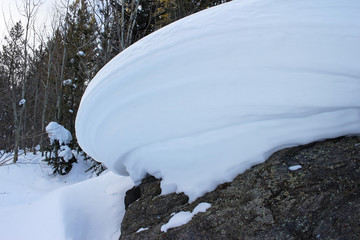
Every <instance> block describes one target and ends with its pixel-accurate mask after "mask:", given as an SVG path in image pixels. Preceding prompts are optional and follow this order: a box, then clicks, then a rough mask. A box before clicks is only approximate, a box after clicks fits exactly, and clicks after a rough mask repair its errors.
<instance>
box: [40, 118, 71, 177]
mask: <svg viewBox="0 0 360 240" xmlns="http://www.w3.org/2000/svg"><path fill="white" fill-rule="evenodd" d="M46 132H47V133H48V136H49V138H50V146H49V149H48V150H49V156H46V158H45V160H44V161H45V162H47V163H48V164H49V165H50V166H51V167H52V168H53V170H54V174H60V175H65V174H68V173H69V172H70V170H71V168H72V165H73V163H75V162H77V160H76V158H75V156H74V154H73V153H72V150H71V148H70V146H71V145H72V140H73V139H72V136H71V133H70V132H69V131H68V130H67V129H66V128H64V127H63V126H61V125H60V124H58V123H56V122H50V123H49V124H48V125H47V127H46Z"/></svg>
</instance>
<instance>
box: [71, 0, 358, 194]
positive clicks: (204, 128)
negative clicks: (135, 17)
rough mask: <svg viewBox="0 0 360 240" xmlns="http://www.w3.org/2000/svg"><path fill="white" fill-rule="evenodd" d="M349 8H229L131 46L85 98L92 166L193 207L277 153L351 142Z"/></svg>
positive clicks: (353, 98)
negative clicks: (153, 183)
mask: <svg viewBox="0 0 360 240" xmlns="http://www.w3.org/2000/svg"><path fill="white" fill-rule="evenodd" d="M359 16H360V1H358V0H316V1H314V0H301V1H300V0H294V1H278V0H268V1H265V0H238V1H233V2H230V3H227V4H224V5H220V6H218V7H214V8H211V9H209V10H206V11H203V12H200V13H198V14H195V15H193V16H190V17H187V18H185V19H183V20H180V21H178V22H176V23H174V24H171V25H169V26H167V27H165V28H163V29H161V30H159V31H157V32H155V33H153V34H151V35H150V36H148V37H146V38H144V39H142V40H140V41H139V42H137V43H135V44H134V45H132V46H131V47H129V48H128V49H126V50H125V51H124V52H122V53H121V54H119V55H118V56H117V57H115V58H114V59H113V60H112V61H111V62H110V63H109V64H107V65H106V66H105V67H104V68H103V69H102V70H101V71H100V72H99V73H98V74H97V76H96V77H95V78H94V79H93V80H92V82H91V83H90V85H89V87H88V88H87V90H86V92H85V94H84V96H83V98H82V101H81V105H80V109H79V111H78V115H77V119H76V132H77V139H78V141H79V143H80V145H81V147H82V148H83V149H84V150H85V151H86V152H87V153H88V154H90V155H91V156H92V157H94V158H95V159H96V160H98V161H101V162H104V163H105V164H106V165H107V166H108V167H109V168H110V169H111V170H112V171H114V172H115V173H118V174H123V175H127V174H129V175H130V176H131V178H132V179H133V180H134V181H135V182H137V183H138V182H139V181H140V180H141V178H143V177H144V176H145V175H146V174H147V173H149V174H151V175H154V176H156V177H158V178H160V177H161V178H162V184H161V187H162V190H163V193H169V192H173V191H176V192H185V193H186V194H187V195H188V196H189V197H190V200H194V199H196V198H197V197H199V196H201V195H202V194H204V193H205V192H207V191H210V190H212V189H214V188H215V187H216V186H217V185H218V184H220V183H223V182H225V181H230V180H232V179H233V178H234V177H235V176H236V175H237V174H239V173H241V172H243V171H245V170H246V169H247V168H249V167H251V166H253V165H254V164H257V163H260V162H263V161H264V160H265V159H266V158H267V157H268V156H269V155H270V154H271V153H273V152H274V151H275V150H278V149H280V148H284V147H287V146H293V145H298V144H305V143H308V142H311V141H315V140H319V139H324V138H330V137H337V136H340V135H348V134H359V133H360V115H359V114H360V109H359V106H360V94H359V92H360V65H359V62H360V45H359V42H360V31H359V29H360V17H359Z"/></svg>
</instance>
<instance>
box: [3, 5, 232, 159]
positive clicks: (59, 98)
mask: <svg viewBox="0 0 360 240" xmlns="http://www.w3.org/2000/svg"><path fill="white" fill-rule="evenodd" d="M224 2H228V1H226V0H62V1H59V2H57V4H56V8H55V11H54V13H53V14H52V18H51V20H50V21H51V22H50V24H48V26H50V27H47V28H45V27H44V28H41V29H40V30H39V29H38V28H37V27H36V26H38V24H37V23H36V21H37V20H36V19H37V16H36V15H37V11H38V9H39V7H40V6H41V4H42V2H41V1H40V0H22V4H20V5H19V6H18V8H17V9H18V11H19V14H20V15H21V16H22V17H23V19H25V21H24V20H23V21H22V22H21V21H19V22H7V23H6V25H7V29H8V30H7V34H6V35H5V36H4V40H3V42H2V46H1V49H0V133H1V134H0V150H1V151H0V159H2V160H1V162H0V165H5V164H10V163H16V161H17V160H18V157H19V153H20V152H21V154H26V152H29V151H31V152H34V153H35V152H37V151H41V152H42V153H43V154H44V153H45V154H46V152H47V151H52V150H51V146H50V141H49V139H48V138H47V133H46V126H47V125H48V124H49V123H50V122H52V121H54V122H57V123H59V124H61V125H62V126H64V127H65V128H66V129H68V130H69V131H70V132H71V134H72V136H73V140H72V142H71V143H70V145H69V146H70V147H71V149H76V150H77V151H81V149H80V147H79V145H78V144H77V140H76V136H75V117H76V113H77V110H78V107H79V104H80V100H81V97H82V95H83V93H84V91H85V89H86V87H87V86H88V84H89V82H90V81H91V79H92V78H93V77H94V76H95V75H96V73H97V72H98V71H99V70H100V69H101V68H102V67H103V66H104V65H105V64H106V63H107V62H109V61H110V60H111V59H112V58H113V57H114V56H116V55H117V54H119V53H120V52H122V51H123V50H124V49H126V48H127V47H128V46H130V45H131V44H133V43H134V42H136V41H138V40H139V39H141V38H143V37H145V36H147V35H148V34H150V33H152V32H154V31H156V30H158V29H160V28H162V27H164V26H166V25H168V24H170V23H172V22H174V21H176V20H178V19H180V18H183V17H185V16H188V15H190V14H193V13H196V12H198V11H201V10H203V9H206V8H209V7H212V6H215V5H218V4H221V3H224ZM3 14H4V13H3ZM119 97H121V96H119ZM124 137H125V136H124ZM58 147H59V146H58ZM19 149H21V151H19ZM7 155H8V156H9V157H6V156H7ZM95 165H96V166H98V164H95Z"/></svg>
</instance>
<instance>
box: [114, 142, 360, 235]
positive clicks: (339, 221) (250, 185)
mask: <svg viewBox="0 0 360 240" xmlns="http://www.w3.org/2000/svg"><path fill="white" fill-rule="evenodd" d="M359 143H360V138H358V137H341V138H337V139H330V140H326V141H322V142H315V143H311V144H308V145H304V146H298V147H294V148H288V149H284V150H281V151H278V152H276V153H274V154H273V155H272V156H271V157H270V158H269V159H268V160H267V161H266V162H264V163H262V164H259V165H256V166H254V167H252V168H251V169H248V170H247V171H246V172H244V173H243V174H240V175H238V176H237V177H236V178H235V179H234V180H233V181H232V182H229V183H225V184H222V185H220V186H218V187H217V188H216V189H215V190H214V191H212V192H209V193H207V194H205V195H204V196H202V197H200V198H198V199H197V200H196V201H194V202H192V203H188V198H187V197H186V195H184V194H182V193H181V194H175V193H172V194H168V195H160V190H161V189H160V185H159V184H160V180H158V179H155V178H154V177H149V178H146V179H144V180H143V183H142V184H141V185H140V189H141V193H142V194H141V197H140V198H139V199H138V200H137V201H135V202H133V203H132V204H131V205H130V206H129V208H128V209H127V211H126V213H125V216H124V219H123V222H122V225H121V236H120V239H121V240H124V239H182V240H183V239H204V240H205V239H259V240H263V239H286V240H289V239H343V240H346V239H349V240H353V239H360V144H359ZM201 202H207V203H210V204H211V207H210V208H209V209H207V211H206V212H204V213H198V214H196V215H195V216H194V217H193V218H192V220H191V221H190V222H188V223H187V224H185V225H182V226H179V227H176V228H172V229H169V230H168V231H167V232H162V231H161V226H162V225H164V224H166V223H167V222H168V221H169V219H170V218H171V216H172V215H171V214H172V213H177V212H180V211H192V210H193V209H194V208H195V207H196V206H197V205H198V204H199V203H201ZM139 230H142V231H139Z"/></svg>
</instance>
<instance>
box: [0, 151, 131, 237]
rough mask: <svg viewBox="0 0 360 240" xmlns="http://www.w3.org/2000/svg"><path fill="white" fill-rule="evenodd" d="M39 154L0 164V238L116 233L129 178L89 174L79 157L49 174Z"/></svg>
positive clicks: (49, 169) (110, 174)
mask: <svg viewBox="0 0 360 240" xmlns="http://www.w3.org/2000/svg"><path fill="white" fill-rule="evenodd" d="M41 159H42V158H41V156H40V155H33V154H31V153H28V154H27V155H26V156H25V155H21V156H20V159H19V161H18V163H17V164H12V165H8V166H2V167H0V239H4V240H23V239H31V240H32V239H33V240H35V239H36V240H49V239H52V240H56V239H59V240H65V239H76V240H78V239H79V240H88V239H93V240H98V239H109V240H111V239H118V237H119V235H120V224H121V219H122V216H123V214H124V211H125V210H124V208H125V207H124V204H123V202H122V199H123V198H124V194H125V192H126V190H128V189H129V188H131V187H132V186H133V183H132V181H131V180H130V178H129V177H121V176H118V175H115V174H113V173H112V172H109V171H108V172H105V173H103V174H101V175H100V176H99V177H94V176H93V174H92V173H85V170H87V169H88V168H89V167H90V166H91V165H90V163H87V162H85V161H79V163H75V164H74V166H73V168H72V170H71V172H70V173H69V174H68V175H66V176H59V175H57V176H54V175H52V172H53V170H52V168H51V167H50V166H48V165H47V164H46V163H44V162H43V161H41Z"/></svg>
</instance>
